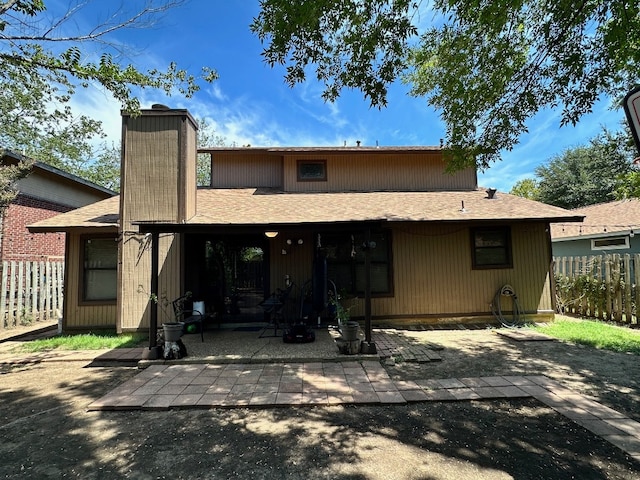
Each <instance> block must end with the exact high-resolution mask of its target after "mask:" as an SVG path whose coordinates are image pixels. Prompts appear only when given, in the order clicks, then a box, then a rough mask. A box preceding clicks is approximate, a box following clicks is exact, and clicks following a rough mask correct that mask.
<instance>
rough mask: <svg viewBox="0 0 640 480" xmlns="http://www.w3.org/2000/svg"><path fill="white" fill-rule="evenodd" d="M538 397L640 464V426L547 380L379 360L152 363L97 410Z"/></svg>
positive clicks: (101, 401) (96, 406) (100, 402)
mask: <svg viewBox="0 0 640 480" xmlns="http://www.w3.org/2000/svg"><path fill="white" fill-rule="evenodd" d="M527 397H533V398H535V399H537V400H539V401H540V402H542V403H544V404H545V405H547V406H549V407H551V408H552V409H553V410H555V411H556V412H558V413H560V414H562V415H564V416H565V417H567V418H570V419H571V420H573V421H574V422H576V423H577V424H579V425H581V426H583V427H585V428H586V429H587V430H589V431H591V432H593V433H594V434H596V435H599V436H601V437H602V438H604V439H606V440H607V441H609V442H611V443H612V444H614V445H616V446H617V447H619V448H621V449H622V450H624V451H626V452H627V453H628V454H629V455H631V456H633V457H634V458H635V459H636V460H639V461H640V423H638V422H636V421H634V420H631V419H630V418H628V417H625V416H624V415H622V414H621V413H619V412H617V411H615V410H613V409H611V408H608V407H606V406H604V405H602V404H600V403H598V402H596V401H595V400H593V399H590V398H588V397H586V396H583V395H580V394H577V393H575V392H573V391H571V390H568V389H566V388H564V387H563V386H562V385H560V384H559V383H558V382H556V381H554V380H551V379H549V378H548V377H545V376H496V377H476V378H448V379H427V380H420V381H394V380H392V379H391V378H390V377H389V375H388V374H387V372H386V370H385V369H384V367H383V366H382V365H381V364H380V363H379V362H377V361H363V362H314V363H290V364H226V365H221V364H190V365H185V364H181V365H177V364H174V365H152V366H150V367H149V368H147V369H146V370H145V371H143V372H142V373H140V374H139V375H137V376H136V377H134V378H132V379H131V380H129V381H127V382H125V383H124V384H122V385H121V386H119V387H117V388H116V389H115V390H113V391H111V392H110V393H108V394H107V395H105V396H104V397H102V398H100V399H99V400H97V401H96V402H93V403H92V404H91V405H90V406H89V410H130V409H140V410H166V409H170V408H214V407H275V406H285V405H297V406H301V405H337V404H404V403H409V402H425V401H458V400H481V399H496V398H527Z"/></svg>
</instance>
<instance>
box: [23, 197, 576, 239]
mask: <svg viewBox="0 0 640 480" xmlns="http://www.w3.org/2000/svg"><path fill="white" fill-rule="evenodd" d="M119 207H120V205H119V199H118V197H113V198H110V199H107V200H103V201H101V202H97V203H95V204H92V205H88V206H86V207H82V208H79V209H77V210H73V211H71V212H67V213H63V214H61V215H58V216H56V217H52V218H50V219H46V220H42V221H40V222H38V223H36V224H34V225H30V226H29V229H30V231H32V232H60V231H69V230H72V229H81V228H107V227H108V228H118V224H119ZM583 218H584V215H583V214H579V213H575V212H571V211H568V210H565V209H562V208H558V207H554V206H551V205H545V204H542V203H539V202H534V201H532V200H527V199H525V198H521V197H516V196H514V195H509V194H505V193H498V194H497V195H496V196H494V198H488V196H487V194H486V192H485V191H484V190H481V189H480V190H473V191H437V192H433V191H429V192H404V191H393V192H386V191H385V192H330V193H326V192H325V193H321V192H307V193H283V192H280V191H276V190H273V189H258V188H242V189H200V190H198V192H197V214H196V215H194V216H193V217H192V218H190V219H189V220H187V221H186V222H183V223H180V222H176V221H173V220H159V221H154V222H149V221H138V222H134V223H135V224H136V225H137V226H138V227H139V228H140V231H141V232H143V233H149V232H154V231H155V232H197V231H207V232H212V231H220V232H221V231H225V232H227V233H230V232H238V233H245V232H249V231H251V232H255V231H256V230H258V229H270V230H273V229H280V230H285V229H300V228H316V229H323V228H328V227H331V228H333V229H335V228H342V227H344V228H353V225H354V224H365V223H369V224H375V223H378V224H380V225H382V224H391V223H393V222H421V223H449V222H452V223H467V222H472V223H516V222H532V221H536V222H549V223H560V222H561V223H568V222H582V219H583Z"/></svg>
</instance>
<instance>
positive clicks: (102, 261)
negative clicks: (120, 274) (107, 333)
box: [80, 236, 118, 303]
mask: <svg viewBox="0 0 640 480" xmlns="http://www.w3.org/2000/svg"><path fill="white" fill-rule="evenodd" d="M117 268H118V242H116V241H115V239H114V237H111V236H110V237H89V236H83V237H82V272H81V273H82V281H81V282H80V285H81V288H82V291H81V292H80V298H81V299H82V301H84V302H95V303H113V302H114V301H115V300H116V292H117Z"/></svg>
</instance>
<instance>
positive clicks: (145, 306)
mask: <svg viewBox="0 0 640 480" xmlns="http://www.w3.org/2000/svg"><path fill="white" fill-rule="evenodd" d="M159 244H160V253H159V266H160V269H161V270H160V272H159V280H158V298H159V302H160V310H159V312H158V323H159V324H161V323H162V322H166V321H171V320H172V317H171V315H172V313H171V305H170V304H169V302H171V300H173V299H175V298H177V297H178V296H179V293H178V292H179V291H180V285H179V282H180V274H179V267H178V265H179V257H180V242H179V237H178V236H177V235H174V234H161V235H160V242H159ZM122 255H123V263H122V265H123V267H124V268H123V271H122V284H121V290H120V292H119V293H120V298H121V301H122V305H121V312H120V318H121V325H120V330H121V331H127V330H137V329H140V328H147V327H148V326H149V318H150V317H149V315H150V308H151V306H152V303H151V302H150V300H149V299H150V293H151V292H150V288H151V237H150V236H145V235H140V234H135V235H132V234H129V235H125V238H124V242H123V244H122Z"/></svg>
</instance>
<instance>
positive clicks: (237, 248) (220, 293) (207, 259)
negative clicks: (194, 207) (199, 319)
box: [184, 235, 269, 323]
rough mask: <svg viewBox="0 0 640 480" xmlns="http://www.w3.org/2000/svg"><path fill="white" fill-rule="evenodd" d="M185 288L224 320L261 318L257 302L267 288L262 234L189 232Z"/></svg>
mask: <svg viewBox="0 0 640 480" xmlns="http://www.w3.org/2000/svg"><path fill="white" fill-rule="evenodd" d="M185 246H186V252H185V258H186V262H185V283H184V285H185V289H186V290H187V291H190V292H192V293H193V297H194V299H201V300H204V302H205V305H206V309H207V311H209V312H213V311H215V312H216V313H217V314H218V315H219V316H221V318H222V321H223V322H236V323H241V322H256V321H264V310H263V309H262V307H260V302H262V301H263V300H264V298H265V297H266V295H267V293H268V291H269V285H268V279H269V275H268V268H267V266H268V259H267V258H266V256H267V255H266V251H265V250H266V248H265V247H266V242H265V240H264V238H263V236H262V235H242V236H231V235H228V236H213V235H189V236H187V238H186V245H185Z"/></svg>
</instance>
